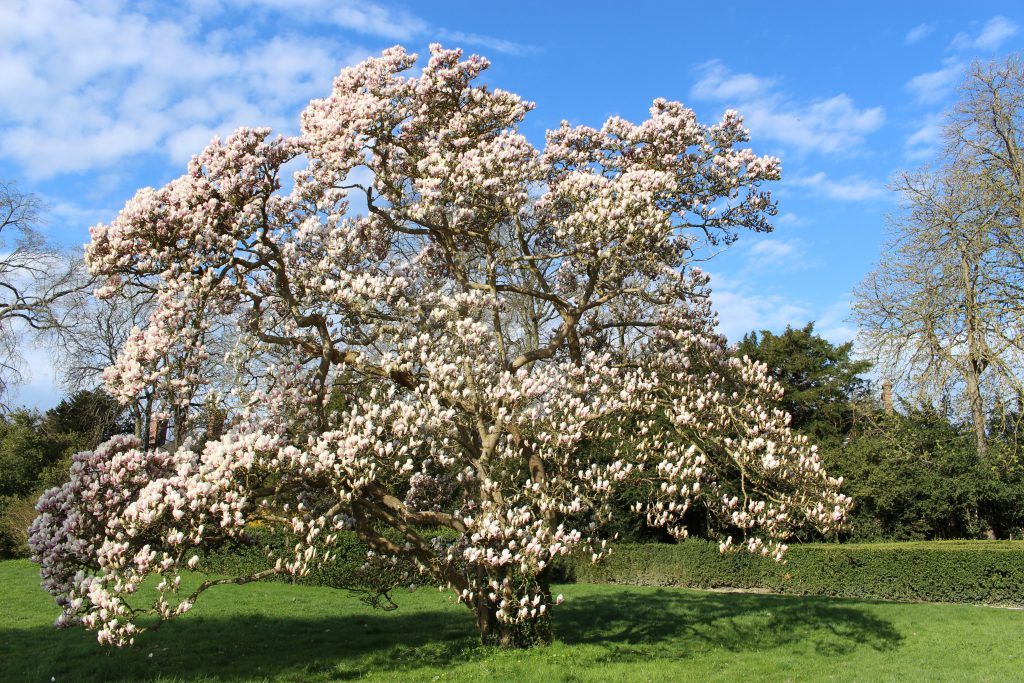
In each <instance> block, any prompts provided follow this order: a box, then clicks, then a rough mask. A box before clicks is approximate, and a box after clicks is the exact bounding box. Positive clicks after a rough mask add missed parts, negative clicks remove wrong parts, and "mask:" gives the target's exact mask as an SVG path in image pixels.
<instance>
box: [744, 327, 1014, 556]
mask: <svg viewBox="0 0 1024 683" xmlns="http://www.w3.org/2000/svg"><path fill="white" fill-rule="evenodd" d="M851 350H852V345H851V344H842V345H838V346H836V345H833V344H831V343H830V342H829V341H828V340H826V339H823V338H822V337H820V336H818V335H816V334H815V333H814V326H813V324H808V325H807V326H806V327H803V328H800V329H793V328H787V329H786V331H785V332H783V333H782V334H779V335H774V334H772V333H771V332H765V331H763V332H761V333H759V334H754V333H751V334H748V335H747V336H746V337H744V339H743V341H742V342H741V343H740V344H739V346H738V349H737V353H738V354H740V355H748V356H750V357H751V358H754V359H756V360H758V361H761V362H763V363H766V364H767V365H768V368H769V371H770V372H771V374H772V375H773V376H774V377H775V378H776V379H777V380H778V381H779V382H780V383H781V384H782V386H783V388H784V389H785V392H786V393H785V397H784V398H783V399H782V401H781V407H782V408H784V409H785V410H787V411H788V412H789V413H790V414H791V415H792V416H793V421H792V423H791V424H792V427H793V428H794V429H796V430H797V431H799V432H801V433H804V434H806V435H807V436H808V437H810V439H811V440H812V442H814V443H816V444H818V448H819V450H820V451H821V452H822V455H823V456H824V460H825V464H826V466H827V468H828V471H829V473H830V474H831V475H833V476H841V477H843V478H844V479H845V489H846V492H847V493H848V494H849V495H851V496H852V497H853V498H854V501H855V507H854V509H853V513H852V516H851V519H850V523H849V528H848V531H847V532H845V534H844V535H845V536H846V537H847V538H848V539H850V540H858V541H868V540H924V539H953V538H986V537H989V538H991V537H995V538H1011V537H1017V538H1019V537H1020V533H1021V529H1022V527H1024V476H1022V474H1024V473H1022V470H1021V467H1020V461H1019V457H1018V454H1019V451H1020V445H1021V443H1020V435H1019V434H1018V432H1017V429H1016V425H1017V423H1018V420H1019V418H1020V416H1019V414H1018V413H1017V412H1015V411H1014V410H1009V409H1008V408H1007V407H1005V406H997V407H996V409H995V410H994V411H993V412H992V416H991V422H990V424H989V425H988V428H987V430H986V432H987V434H988V453H987V457H984V458H983V457H980V456H979V453H978V448H977V443H976V440H975V434H974V430H973V426H972V424H971V423H970V422H969V421H966V420H964V421H960V420H958V419H957V418H956V417H955V415H956V414H957V413H956V411H953V410H943V409H942V406H941V404H940V405H939V406H938V407H936V406H935V405H933V404H932V403H930V402H924V401H921V402H917V403H915V402H913V401H906V400H902V401H901V400H900V399H898V398H897V399H896V400H895V401H894V403H895V405H892V404H891V403H890V402H889V401H887V400H885V399H883V392H881V391H877V392H876V391H872V390H871V389H872V387H871V386H870V385H869V383H868V382H867V381H866V380H864V379H862V378H863V376H864V375H865V373H868V372H870V370H871V366H870V364H869V363H868V362H866V361H860V360H854V359H852V358H851ZM879 384H880V383H879ZM876 388H877V389H881V386H878V387H876ZM887 404H888V405H887Z"/></svg>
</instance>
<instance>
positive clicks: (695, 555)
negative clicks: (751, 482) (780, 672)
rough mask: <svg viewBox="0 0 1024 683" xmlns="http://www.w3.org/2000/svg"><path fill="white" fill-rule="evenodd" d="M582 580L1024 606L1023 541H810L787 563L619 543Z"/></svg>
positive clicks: (580, 568) (703, 547)
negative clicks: (828, 542)
mask: <svg viewBox="0 0 1024 683" xmlns="http://www.w3.org/2000/svg"><path fill="white" fill-rule="evenodd" d="M571 573H572V574H573V575H574V577H575V579H576V580H577V581H579V582H582V583H625V584H637V585H656V586H686V587H690V588H742V589H765V590H770V591H773V592H778V593H790V594H797V595H828V596H835V597H846V598H878V599H882V600H898V601H929V602H977V603H997V604H1024V542H1008V541H958V542H948V541H931V542H927V543H875V544H842V545H840V544H808V545H798V546H794V547H792V548H790V550H789V552H788V553H787V555H786V561H785V563H784V564H779V563H776V562H775V561H773V560H771V559H767V558H763V557H761V556H754V555H750V554H748V553H745V552H743V551H739V552H731V553H727V554H725V555H723V554H721V553H719V551H718V548H717V546H715V545H714V544H713V543H710V542H708V541H703V540H699V539H690V540H687V541H685V542H683V543H679V544H676V545H666V544H643V545H619V546H616V547H615V552H613V553H612V555H611V556H610V557H609V558H608V559H607V560H605V561H603V562H601V563H599V564H597V565H594V564H591V563H589V562H578V563H576V564H574V565H573V566H572V567H571Z"/></svg>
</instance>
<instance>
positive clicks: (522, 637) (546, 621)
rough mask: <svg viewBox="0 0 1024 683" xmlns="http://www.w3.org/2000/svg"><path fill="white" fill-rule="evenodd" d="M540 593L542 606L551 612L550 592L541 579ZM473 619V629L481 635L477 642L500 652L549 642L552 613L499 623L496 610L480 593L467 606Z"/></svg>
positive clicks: (481, 592) (544, 579) (545, 582)
mask: <svg viewBox="0 0 1024 683" xmlns="http://www.w3.org/2000/svg"><path fill="white" fill-rule="evenodd" d="M540 589H541V594H542V595H543V596H544V597H543V602H544V603H545V604H547V605H548V609H550V607H551V604H552V601H551V589H550V587H549V584H548V581H547V579H546V578H545V577H540ZM470 608H471V609H472V610H473V612H474V614H475V615H476V628H477V630H478V631H479V632H480V642H481V643H482V644H484V645H493V646H496V647H503V648H527V647H533V646H534V645H547V644H549V643H550V642H551V638H552V629H551V615H550V614H551V613H550V612H545V614H544V615H543V616H539V617H537V618H535V619H529V620H527V621H522V622H518V623H510V622H507V621H502V620H500V619H498V614H497V612H498V606H497V605H495V604H494V603H492V602H491V601H490V600H488V598H487V596H486V595H485V594H483V591H480V592H479V593H478V594H477V596H476V597H475V598H474V599H473V604H472V605H470Z"/></svg>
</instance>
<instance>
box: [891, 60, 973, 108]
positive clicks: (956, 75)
mask: <svg viewBox="0 0 1024 683" xmlns="http://www.w3.org/2000/svg"><path fill="white" fill-rule="evenodd" d="M965 67H966V64H965V63H964V62H963V61H962V60H960V59H957V58H955V57H950V58H947V59H945V60H944V61H943V63H942V68H941V69H936V70H935V71H927V72H925V73H923V74H918V75H917V76H914V77H913V78H911V79H910V80H909V81H907V85H906V88H907V90H908V91H909V92H910V94H912V95H913V96H914V99H915V100H917V101H918V102H919V103H922V104H935V103H936V102H940V101H942V100H943V99H945V97H946V96H947V95H948V94H949V93H950V92H951V91H952V90H953V87H954V86H955V85H956V84H957V82H958V81H959V80H960V77H961V76H962V75H963V72H964V68H965Z"/></svg>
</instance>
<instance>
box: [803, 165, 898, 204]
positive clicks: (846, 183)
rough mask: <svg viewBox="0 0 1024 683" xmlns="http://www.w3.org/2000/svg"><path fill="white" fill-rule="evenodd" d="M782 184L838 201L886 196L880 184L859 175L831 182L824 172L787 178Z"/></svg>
mask: <svg viewBox="0 0 1024 683" xmlns="http://www.w3.org/2000/svg"><path fill="white" fill-rule="evenodd" d="M784 182H785V183H787V184H788V185H795V186H796V187H806V188H807V189H809V190H811V192H813V193H814V194H816V195H818V196H820V197H825V198H826V199H835V200H839V201H849V202H857V201H864V200H869V199H879V198H881V197H885V196H886V195H887V194H888V193H887V191H886V189H885V188H884V187H882V186H881V185H880V184H878V183H876V182H874V181H872V180H868V179H865V178H862V177H861V176H859V175H852V176H847V177H845V178H841V179H839V180H832V179H831V178H829V177H828V176H827V175H826V174H825V173H824V172H818V173H815V174H814V175H809V176H800V177H795V178H787V179H786V180H785V181H784Z"/></svg>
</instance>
